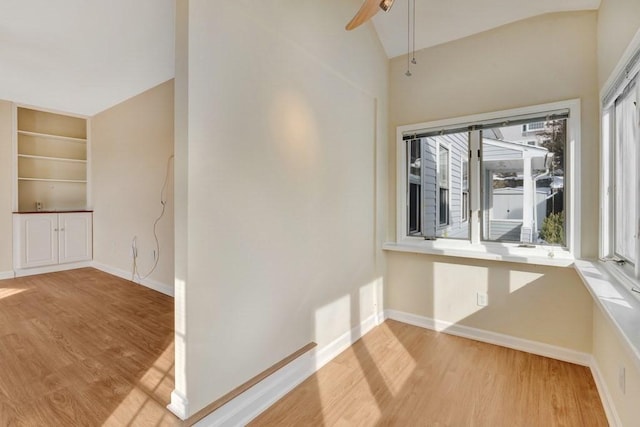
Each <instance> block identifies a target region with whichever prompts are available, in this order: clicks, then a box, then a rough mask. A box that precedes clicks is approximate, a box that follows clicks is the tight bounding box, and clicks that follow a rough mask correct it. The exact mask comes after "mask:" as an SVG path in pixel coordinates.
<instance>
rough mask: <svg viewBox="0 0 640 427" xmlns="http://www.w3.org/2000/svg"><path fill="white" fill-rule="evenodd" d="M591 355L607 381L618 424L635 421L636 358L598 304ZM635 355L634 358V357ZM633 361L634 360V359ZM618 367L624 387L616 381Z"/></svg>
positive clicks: (638, 398) (639, 387)
mask: <svg viewBox="0 0 640 427" xmlns="http://www.w3.org/2000/svg"><path fill="white" fill-rule="evenodd" d="M593 356H594V358H595V360H596V363H597V365H598V368H599V370H600V373H601V375H602V378H603V380H604V381H605V383H606V385H607V389H608V392H609V395H610V396H611V398H612V401H613V404H614V405H615V410H616V412H617V414H618V418H619V419H620V421H621V424H620V425H621V426H635V425H638V402H640V370H638V361H637V358H635V357H634V356H632V355H631V353H630V350H629V348H628V346H627V345H625V344H623V343H622V342H621V340H620V336H619V334H618V332H617V331H616V330H615V329H614V328H613V326H612V324H611V323H610V321H609V320H608V319H606V318H605V317H604V315H603V314H602V312H601V311H600V309H599V308H598V307H595V306H594V308H593ZM634 359H635V360H634ZM634 362H635V363H634ZM620 368H624V369H625V383H626V386H625V391H624V392H623V391H622V390H621V389H620V387H619V385H618V374H619V370H620Z"/></svg>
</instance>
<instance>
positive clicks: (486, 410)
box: [251, 320, 607, 427]
mask: <svg viewBox="0 0 640 427" xmlns="http://www.w3.org/2000/svg"><path fill="white" fill-rule="evenodd" d="M251 425H252V426H323V425H326V426H411V427H413V426H491V427H497V426H509V427H512V426H544V427H547V426H576V427H586V426H606V425H607V421H606V417H605V414H604V411H603V408H602V405H601V403H600V399H599V397H598V393H597V391H596V387H595V384H594V381H593V378H592V376H591V373H590V371H589V369H588V368H585V367H582V366H577V365H573V364H570V363H564V362H560V361H557V360H553V359H548V358H544V357H540V356H534V355H531V354H528V353H522V352H518V351H515V350H509V349H506V348H503V347H498V346H493V345H490V344H484V343H480V342H476V341H472V340H467V339H463V338H458V337H454V336H450V335H446V334H441V333H436V332H433V331H429V330H424V329H421V328H417V327H414V326H409V325H405V324H402V323H398V322H394V321H391V320H388V321H387V322H385V323H384V324H383V325H382V326H380V327H378V328H376V329H375V330H373V331H372V332H370V333H369V334H367V335H366V336H365V337H364V338H363V339H362V340H360V341H358V342H357V343H356V344H354V345H353V346H352V347H351V348H349V349H348V350H347V351H345V352H344V353H342V354H341V355H339V356H338V357H337V358H336V359H334V360H333V361H331V362H330V363H329V364H327V365H326V366H325V367H324V368H322V369H321V370H320V371H318V372H317V373H316V374H315V375H313V376H312V377H310V378H309V379H307V380H306V381H305V382H304V383H302V384H301V385H300V386H298V387H297V388H296V389H294V390H293V391H292V392H291V393H289V394H288V395H286V396H285V397H284V398H283V399H282V400H280V401H279V402H277V403H276V404H275V405H274V406H272V407H271V408H270V409H268V410H267V411H266V412H264V413H263V414H262V415H260V416H259V417H258V418H256V419H255V420H254V421H253V423H251Z"/></svg>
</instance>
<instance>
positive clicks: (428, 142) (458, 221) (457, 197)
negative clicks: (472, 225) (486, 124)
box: [423, 132, 469, 239]
mask: <svg viewBox="0 0 640 427" xmlns="http://www.w3.org/2000/svg"><path fill="white" fill-rule="evenodd" d="M424 141H425V144H424V150H425V153H424V159H425V163H424V166H425V167H424V170H425V172H424V173H425V188H424V189H423V191H424V212H425V234H426V235H427V236H438V237H452V238H462V239H466V238H468V235H469V233H468V224H467V223H466V222H464V223H463V222H462V211H461V209H462V160H463V159H465V160H467V159H468V153H469V148H468V147H469V144H468V134H467V133H466V132H464V133H460V134H451V135H443V136H436V137H430V138H426V139H425V140H424ZM439 145H443V146H444V147H446V148H447V149H448V150H449V167H450V169H449V225H448V226H446V227H440V225H439V216H438V206H439V189H438V182H437V153H438V146H439Z"/></svg>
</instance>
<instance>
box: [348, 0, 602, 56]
mask: <svg viewBox="0 0 640 427" xmlns="http://www.w3.org/2000/svg"><path fill="white" fill-rule="evenodd" d="M413 1H414V0H396V1H395V3H394V5H393V7H392V8H391V10H390V11H389V12H386V13H385V12H382V11H381V12H380V13H378V14H377V15H376V16H375V17H374V19H373V22H374V25H375V27H376V30H377V32H378V35H379V37H380V40H381V42H382V45H383V46H384V49H385V51H386V52H387V55H388V56H389V57H390V58H393V57H396V56H398V55H402V54H406V53H407V5H408V4H409V2H410V3H411V4H413ZM415 3H416V6H415V9H416V50H420V49H424V48H426V47H430V46H435V45H438V44H441V43H446V42H448V41H452V40H457V39H461V38H463V37H466V36H470V35H472V34H476V33H479V32H482V31H487V30H490V29H492V28H496V27H499V26H501V25H505V24H508V23H511V22H515V21H519V20H521V19H526V18H530V17H533V16H537V15H542V14H544V13H549V12H563V11H573V10H594V9H598V8H599V7H600V0H415ZM354 13H355V11H354ZM350 18H351V17H349V19H350ZM347 21H348V20H347ZM345 24H346V21H345ZM532 37H533V35H532Z"/></svg>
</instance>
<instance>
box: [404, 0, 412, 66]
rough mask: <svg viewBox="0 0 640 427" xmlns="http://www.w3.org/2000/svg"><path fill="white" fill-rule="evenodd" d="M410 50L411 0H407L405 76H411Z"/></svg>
mask: <svg viewBox="0 0 640 427" xmlns="http://www.w3.org/2000/svg"><path fill="white" fill-rule="evenodd" d="M410 52H411V0H407V72H406V73H404V75H405V76H407V77H411V70H410V68H409V67H411V62H410V58H409V56H410V55H409V53H410Z"/></svg>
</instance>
